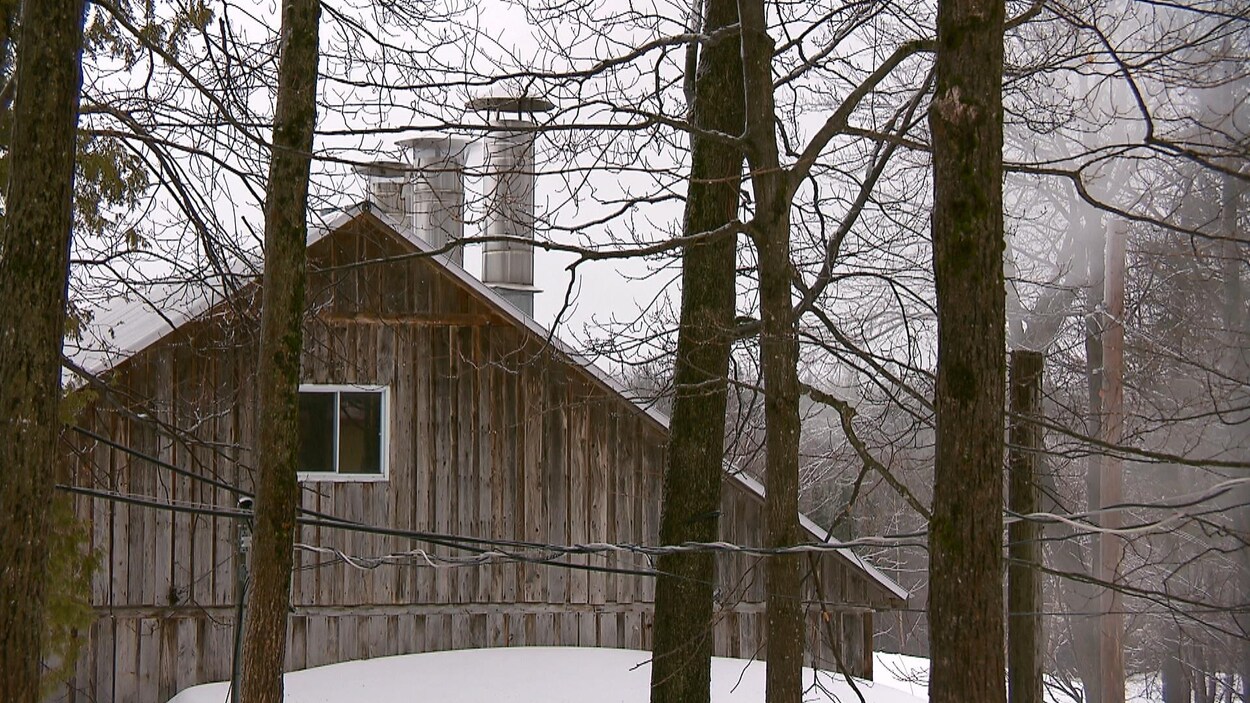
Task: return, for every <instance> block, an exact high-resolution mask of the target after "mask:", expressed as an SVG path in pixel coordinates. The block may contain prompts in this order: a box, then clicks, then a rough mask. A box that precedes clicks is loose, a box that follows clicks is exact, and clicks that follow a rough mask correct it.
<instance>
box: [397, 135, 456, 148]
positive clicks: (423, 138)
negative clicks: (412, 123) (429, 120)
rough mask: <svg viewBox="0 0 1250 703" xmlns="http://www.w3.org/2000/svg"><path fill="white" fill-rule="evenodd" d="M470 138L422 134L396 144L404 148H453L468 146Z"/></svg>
mask: <svg viewBox="0 0 1250 703" xmlns="http://www.w3.org/2000/svg"><path fill="white" fill-rule="evenodd" d="M468 144H469V140H467V139H464V138H463V137H457V136H453V135H450V134H422V135H420V136H417V137H409V138H407V139H400V140H399V141H397V142H395V145H396V146H399V147H402V148H404V149H422V148H425V147H430V146H443V145H448V146H450V147H453V148H459V147H465V146H468Z"/></svg>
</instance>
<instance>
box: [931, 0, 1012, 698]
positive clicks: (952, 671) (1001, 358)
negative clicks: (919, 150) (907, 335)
mask: <svg viewBox="0 0 1250 703" xmlns="http://www.w3.org/2000/svg"><path fill="white" fill-rule="evenodd" d="M1003 16H1004V5H1003V2H1002V0H939V1H938V17H937V23H938V37H937V38H938V41H937V59H936V73H937V84H936V88H935V92H934V97H933V101H932V104H931V105H930V108H929V126H930V130H931V133H932V140H933V194H934V202H933V268H934V281H935V285H936V288H937V310H938V314H937V318H938V361H937V392H936V398H935V401H936V402H935V407H936V411H937V412H936V416H937V422H936V424H937V431H936V445H937V447H936V465H935V468H934V494H933V518H932V520H931V522H930V530H929V540H930V544H929V547H930V567H929V569H930V571H929V573H930V579H929V583H930V591H929V627H930V651H931V652H932V656H933V659H932V662H933V663H932V671H931V674H930V680H929V697H930V700H931V701H934V703H948V702H951V703H953V702H954V701H961V702H962V701H971V702H974V703H999V702H1000V701H1003V700H1004V699H1005V690H1004V688H1005V686H1004V676H1003V671H1004V669H1005V665H1006V662H1005V661H1004V656H1003V587H1002V548H1003V544H1002V542H1003V539H1002V506H1003V489H1002V485H1003V431H1004V427H1003V400H1004V398H1003V395H1004V387H1005V385H1006V383H1005V382H1006V378H1005V375H1006V373H1005V371H1006V370H1005V365H1006V364H1005V353H1006V352H1005V328H1006V315H1005V297H1006V295H1005V288H1004V283H1003V249H1004V241H1003V207H1002V179H1003V169H1002V148H1003V133H1002V71H1003Z"/></svg>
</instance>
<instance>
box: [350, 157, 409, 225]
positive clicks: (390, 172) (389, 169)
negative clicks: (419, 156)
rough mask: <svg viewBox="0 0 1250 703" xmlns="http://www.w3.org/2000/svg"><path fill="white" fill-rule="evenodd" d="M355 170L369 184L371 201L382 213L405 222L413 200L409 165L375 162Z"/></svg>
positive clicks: (361, 165)
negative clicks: (409, 183) (410, 190)
mask: <svg viewBox="0 0 1250 703" xmlns="http://www.w3.org/2000/svg"><path fill="white" fill-rule="evenodd" d="M355 170H356V173H359V174H360V175H362V176H364V177H365V179H366V180H367V182H368V184H369V200H371V201H372V202H373V203H374V204H375V205H377V206H378V209H380V210H381V211H382V212H385V213H386V214H388V215H390V216H391V217H394V218H395V219H398V220H400V221H403V219H404V216H405V215H406V214H407V213H408V210H409V206H408V202H409V200H410V199H411V195H410V193H409V188H408V171H409V170H410V169H409V166H408V164H405V163H401V162H399V161H374V162H373V163H371V164H359V165H357V166H356V167H355Z"/></svg>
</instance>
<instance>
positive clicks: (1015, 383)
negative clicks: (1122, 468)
mask: <svg viewBox="0 0 1250 703" xmlns="http://www.w3.org/2000/svg"><path fill="white" fill-rule="evenodd" d="M1010 366H1011V456H1010V461H1009V464H1008V465H1009V467H1010V479H1009V482H1008V486H1009V493H1008V501H1009V502H1008V507H1009V508H1010V510H1011V512H1012V513H1013V514H1015V515H1027V514H1029V513H1035V512H1038V510H1040V508H1041V506H1040V500H1039V495H1038V494H1039V491H1038V481H1037V478H1038V474H1039V473H1040V472H1039V470H1038V464H1039V463H1040V462H1041V461H1042V451H1043V450H1044V447H1043V445H1042V429H1041V425H1040V424H1039V423H1038V420H1039V419H1040V418H1041V417H1042V372H1043V369H1044V359H1043V356H1042V353H1041V352H1036V351H1023V350H1017V351H1013V352H1011V364H1010ZM1041 537H1042V529H1041V525H1040V524H1039V523H1036V522H1028V521H1021V522H1013V523H1012V524H1011V527H1009V528H1008V552H1009V554H1010V556H1011V563H1010V565H1009V566H1008V567H1007V672H1008V678H1007V684H1008V686H1007V692H1008V701H1009V702H1010V703H1041V701H1042V652H1043V651H1045V647H1044V646H1043V638H1042V615H1041V611H1042V581H1041V572H1040V571H1039V570H1038V568H1039V567H1040V566H1041V564H1042V542H1041Z"/></svg>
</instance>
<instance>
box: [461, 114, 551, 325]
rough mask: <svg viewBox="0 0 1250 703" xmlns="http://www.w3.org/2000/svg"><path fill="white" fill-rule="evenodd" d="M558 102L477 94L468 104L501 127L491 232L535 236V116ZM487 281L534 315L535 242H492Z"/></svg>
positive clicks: (490, 159)
mask: <svg viewBox="0 0 1250 703" xmlns="http://www.w3.org/2000/svg"><path fill="white" fill-rule="evenodd" d="M554 107H555V105H553V104H552V103H550V102H549V101H547V100H544V99H542V98H530V97H520V98H509V97H493V98H477V99H474V100H470V101H469V104H468V108H469V109H470V110H474V111H476V112H482V113H486V116H487V119H488V120H489V122H490V124H491V126H492V127H494V128H495V130H494V131H493V133H492V134H491V137H490V138H489V139H488V140H487V142H486V173H487V175H488V176H489V181H488V182H489V185H488V187H487V193H488V195H487V200H486V208H487V210H486V218H485V219H486V223H485V232H484V233H485V235H486V236H487V237H508V238H511V239H512V240H516V239H528V240H531V241H532V240H533V239H534V124H535V123H534V120H533V118H532V115H534V114H536V113H541V112H547V111H549V110H551V109H552V108H554ZM482 282H483V283H485V284H486V285H488V286H490V287H491V288H493V289H494V290H495V292H497V293H499V294H500V295H501V296H502V297H503V298H504V299H505V300H507V301H508V302H510V303H512V304H513V305H515V306H516V307H517V308H518V309H520V310H521V311H522V312H524V313H525V314H526V315H529V316H530V317H533V316H534V293H536V292H538V289H537V288H535V287H534V246H533V245H532V244H525V243H522V242H517V241H487V242H485V244H484V246H483V253H482Z"/></svg>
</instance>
